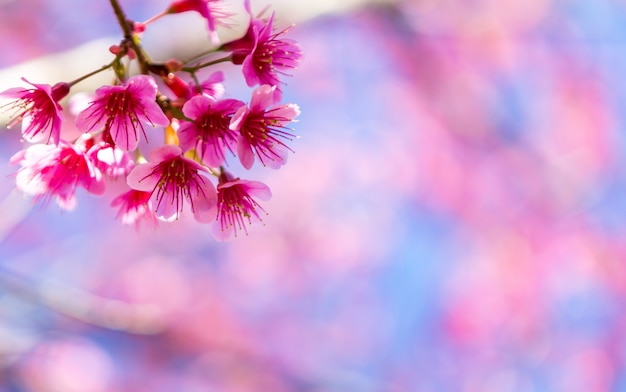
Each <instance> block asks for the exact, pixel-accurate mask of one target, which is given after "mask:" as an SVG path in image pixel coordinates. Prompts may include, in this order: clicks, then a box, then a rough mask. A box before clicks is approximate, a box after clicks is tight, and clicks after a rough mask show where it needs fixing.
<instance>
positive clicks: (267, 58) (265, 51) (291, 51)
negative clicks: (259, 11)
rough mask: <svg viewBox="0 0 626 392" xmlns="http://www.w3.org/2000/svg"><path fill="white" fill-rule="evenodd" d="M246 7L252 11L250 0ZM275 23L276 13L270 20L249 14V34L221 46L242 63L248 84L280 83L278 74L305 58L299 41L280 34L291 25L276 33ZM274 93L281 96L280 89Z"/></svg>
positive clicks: (234, 60) (235, 61)
mask: <svg viewBox="0 0 626 392" xmlns="http://www.w3.org/2000/svg"><path fill="white" fill-rule="evenodd" d="M246 8H247V9H248V12H250V9H249V3H248V2H247V4H246ZM273 24H274V14H272V15H271V16H270V18H269V20H268V21H267V22H263V21H261V20H259V19H256V18H254V17H252V15H250V24H249V26H248V30H247V32H246V34H245V35H244V36H243V37H242V38H240V39H238V40H235V41H233V42H230V43H228V44H225V45H223V46H222V47H221V49H222V50H226V51H231V52H232V56H233V60H232V61H233V63H235V64H243V68H242V72H243V75H244V78H245V79H246V83H247V84H248V86H249V87H253V86H256V85H259V84H269V85H272V86H278V85H279V84H280V81H279V79H278V75H279V74H286V71H288V70H290V69H294V68H296V67H297V66H298V63H299V62H300V59H301V58H302V48H301V47H300V45H299V44H298V43H297V42H295V41H294V40H291V39H285V38H279V36H281V35H282V34H284V33H286V32H287V31H289V29H290V27H288V28H286V29H283V30H281V31H279V32H278V33H273V29H274V26H273ZM275 93H276V94H277V96H278V98H280V94H281V93H280V89H277V90H276V92H275Z"/></svg>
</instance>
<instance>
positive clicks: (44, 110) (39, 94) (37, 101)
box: [0, 78, 70, 144]
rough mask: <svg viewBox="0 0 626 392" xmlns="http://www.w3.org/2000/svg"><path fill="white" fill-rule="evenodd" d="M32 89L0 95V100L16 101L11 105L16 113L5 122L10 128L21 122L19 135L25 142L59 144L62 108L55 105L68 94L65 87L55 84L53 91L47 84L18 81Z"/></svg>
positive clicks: (4, 92)
mask: <svg viewBox="0 0 626 392" xmlns="http://www.w3.org/2000/svg"><path fill="white" fill-rule="evenodd" d="M22 80H23V81H25V82H26V83H28V84H30V85H31V86H33V87H34V88H32V89H25V88H21V87H16V88H10V89H8V90H6V91H3V92H1V93H0V96H2V97H7V98H17V100H16V101H14V102H13V104H11V107H12V108H14V109H15V110H16V113H15V115H14V116H13V117H12V119H11V120H10V122H9V126H13V125H15V124H17V123H18V122H21V121H23V122H22V135H23V136H24V138H25V139H26V140H28V141H29V142H41V141H43V140H46V143H50V142H52V143H54V144H59V135H60V133H61V123H62V122H63V115H62V114H61V111H62V108H61V105H59V101H60V100H61V99H62V98H63V97H65V96H66V95H67V94H68V93H69V91H70V85H69V84H67V83H57V84H55V85H54V86H53V87H50V85H48V84H34V83H31V82H29V81H28V80H26V79H24V78H22Z"/></svg>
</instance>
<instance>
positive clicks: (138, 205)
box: [111, 189, 158, 229]
mask: <svg viewBox="0 0 626 392" xmlns="http://www.w3.org/2000/svg"><path fill="white" fill-rule="evenodd" d="M151 196H152V194H151V193H150V192H144V191H138V190H136V189H131V190H129V191H128V192H124V193H122V194H121V195H119V196H118V197H116V198H115V199H113V201H112V202H111V207H119V210H118V212H117V215H116V218H117V219H120V218H121V220H122V223H123V224H125V225H132V224H134V225H135V227H136V228H137V229H139V226H140V225H141V222H145V223H146V225H148V226H152V227H156V226H157V223H158V220H157V217H156V215H155V214H154V212H153V211H152V204H151V203H150V197H151Z"/></svg>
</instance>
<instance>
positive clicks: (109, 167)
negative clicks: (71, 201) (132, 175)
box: [88, 141, 134, 177]
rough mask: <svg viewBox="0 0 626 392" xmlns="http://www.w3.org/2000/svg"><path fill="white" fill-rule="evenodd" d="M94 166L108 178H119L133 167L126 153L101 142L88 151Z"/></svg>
mask: <svg viewBox="0 0 626 392" xmlns="http://www.w3.org/2000/svg"><path fill="white" fill-rule="evenodd" d="M88 155H89V157H90V158H91V160H92V161H93V163H94V165H96V167H97V168H98V169H99V170H100V171H101V172H102V173H103V174H105V175H107V176H109V177H121V176H125V175H126V174H128V172H129V171H130V169H131V168H132V167H133V164H134V162H133V160H132V158H131V157H130V155H128V152H126V151H123V150H121V149H119V148H118V147H117V146H116V145H114V144H111V143H107V142H105V141H101V142H99V143H96V144H95V145H94V146H93V147H91V148H90V149H89V151H88Z"/></svg>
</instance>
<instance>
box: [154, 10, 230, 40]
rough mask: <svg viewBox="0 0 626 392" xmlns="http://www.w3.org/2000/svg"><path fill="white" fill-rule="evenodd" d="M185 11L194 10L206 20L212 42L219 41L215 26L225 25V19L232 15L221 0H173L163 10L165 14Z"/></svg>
mask: <svg viewBox="0 0 626 392" xmlns="http://www.w3.org/2000/svg"><path fill="white" fill-rule="evenodd" d="M186 11H196V12H198V13H199V14H200V15H202V17H203V18H204V19H206V20H207V24H208V26H209V37H210V38H211V42H213V43H214V44H218V43H219V41H220V39H219V37H218V35H217V26H218V25H220V24H221V25H225V26H227V25H228V23H227V22H226V20H227V19H228V18H230V17H231V16H233V14H232V13H230V12H227V11H225V10H224V4H223V2H222V0H174V1H172V2H171V3H170V5H169V7H167V9H166V10H165V14H178V13H181V12H186Z"/></svg>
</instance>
